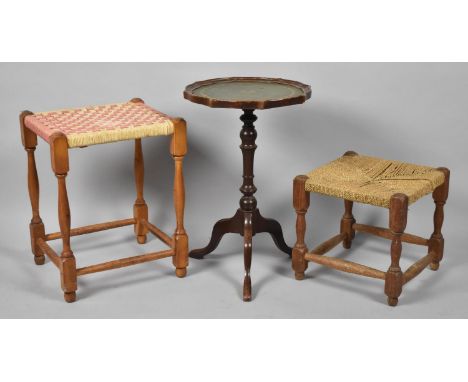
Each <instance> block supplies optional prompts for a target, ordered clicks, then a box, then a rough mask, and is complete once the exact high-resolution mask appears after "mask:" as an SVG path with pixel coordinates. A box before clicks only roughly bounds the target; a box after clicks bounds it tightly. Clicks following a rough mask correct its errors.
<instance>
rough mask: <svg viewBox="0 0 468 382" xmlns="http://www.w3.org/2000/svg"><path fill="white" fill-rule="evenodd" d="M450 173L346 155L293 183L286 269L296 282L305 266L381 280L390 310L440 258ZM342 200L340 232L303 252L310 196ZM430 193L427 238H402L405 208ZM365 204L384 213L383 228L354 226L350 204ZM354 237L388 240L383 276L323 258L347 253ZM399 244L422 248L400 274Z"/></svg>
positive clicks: (370, 270) (349, 153)
mask: <svg viewBox="0 0 468 382" xmlns="http://www.w3.org/2000/svg"><path fill="white" fill-rule="evenodd" d="M449 178H450V171H449V169H447V168H444V167H439V168H433V167H428V166H419V165H415V164H410V163H405V162H400V161H396V160H385V159H380V158H374V157H369V156H365V155H359V154H357V153H355V152H354V151H348V152H346V153H345V154H344V155H343V156H342V157H341V158H338V159H336V160H334V161H332V162H330V163H327V164H325V165H323V166H321V167H318V168H316V169H315V170H313V171H311V172H310V173H309V174H308V175H298V176H296V178H295V179H294V183H293V184H294V187H293V204H294V209H295V210H296V214H297V220H296V237H297V240H296V244H295V246H294V248H293V252H292V267H293V269H294V273H295V277H296V279H297V280H302V279H304V272H305V270H306V269H307V267H308V263H309V262H313V263H317V264H321V265H324V266H327V267H330V268H333V269H337V270H340V271H343V272H347V273H354V274H357V275H360V276H366V277H372V278H375V279H382V280H385V288H384V291H385V294H386V295H387V302H388V304H389V305H390V306H395V305H397V303H398V298H399V296H400V294H401V292H402V290H403V285H405V284H406V283H407V282H409V281H410V280H412V279H413V278H415V277H416V276H417V275H418V274H420V273H421V272H422V271H423V269H425V268H426V267H428V266H429V267H430V269H432V270H434V271H436V270H437V269H439V264H440V262H441V260H442V257H443V254H444V237H443V235H442V223H443V221H444V204H445V202H446V200H447V197H448V191H449ZM311 192H315V193H319V194H323V195H328V196H333V197H337V198H341V199H344V214H343V217H342V218H341V222H340V227H339V230H340V232H339V233H338V234H337V235H335V236H333V237H331V238H330V239H328V240H327V241H325V242H323V243H321V244H319V245H318V246H316V247H315V248H313V249H312V250H310V251H309V250H308V249H307V246H306V243H305V231H306V218H305V215H306V213H307V210H308V208H309V205H310V193H311ZM430 193H432V198H433V200H434V203H435V212H434V231H433V233H432V235H431V236H430V237H429V238H424V237H420V236H417V235H413V234H410V233H406V232H405V229H406V223H407V218H408V205H410V204H411V203H414V202H415V201H417V200H418V199H420V198H422V197H423V196H425V195H427V194H430ZM354 202H359V203H366V204H371V205H374V206H378V207H384V208H387V209H388V217H389V219H388V228H385V227H376V226H372V225H368V224H360V223H357V222H356V219H355V218H354V216H353V203H354ZM356 232H363V233H368V234H372V235H375V236H379V237H382V238H384V239H389V240H391V242H392V243H391V245H390V259H391V261H390V266H389V268H388V270H387V271H386V272H385V271H383V270H380V269H375V268H372V267H369V266H366V265H362V264H358V263H354V262H352V261H348V260H345V259H341V258H336V257H330V256H325V254H326V253H328V252H329V251H331V250H332V249H333V248H334V247H336V246H337V245H338V244H340V243H342V244H343V247H344V248H345V249H349V248H351V244H352V242H353V239H354V237H355V234H356ZM402 243H409V244H416V245H421V246H424V247H427V252H426V255H425V256H423V257H421V258H420V259H419V260H418V261H416V262H415V263H414V264H413V265H411V266H410V267H409V268H408V269H406V271H403V270H402V269H401V267H400V257H401V254H402Z"/></svg>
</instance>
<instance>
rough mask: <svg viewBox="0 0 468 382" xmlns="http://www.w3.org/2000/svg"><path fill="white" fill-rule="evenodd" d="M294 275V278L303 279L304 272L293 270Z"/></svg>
mask: <svg viewBox="0 0 468 382" xmlns="http://www.w3.org/2000/svg"><path fill="white" fill-rule="evenodd" d="M294 277H295V278H296V280H304V272H295V273H294Z"/></svg>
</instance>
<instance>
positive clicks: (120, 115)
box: [24, 100, 174, 148]
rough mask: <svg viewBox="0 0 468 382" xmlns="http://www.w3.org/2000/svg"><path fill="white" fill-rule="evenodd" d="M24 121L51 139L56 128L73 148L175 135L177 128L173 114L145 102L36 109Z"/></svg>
mask: <svg viewBox="0 0 468 382" xmlns="http://www.w3.org/2000/svg"><path fill="white" fill-rule="evenodd" d="M134 101H139V100H134ZM24 123H25V125H26V127H27V128H29V129H31V130H32V131H33V132H34V133H36V134H37V135H39V136H40V137H41V138H43V139H44V140H45V141H47V142H49V140H50V137H51V136H52V135H53V134H54V133H56V132H61V133H63V134H65V136H66V137H67V141H68V147H70V148H71V147H79V146H89V145H96V144H100V143H109V142H116V141H121V140H127V139H138V138H144V137H151V136H157V135H171V134H172V133H173V131H174V126H173V124H172V121H171V119H170V117H168V116H167V115H166V114H163V113H161V112H159V111H157V110H156V109H153V108H152V107H151V106H148V105H146V104H145V103H143V102H126V103H115V104H109V105H101V106H89V107H83V108H79V109H66V110H57V111H49V112H44V113H35V114H31V115H28V116H27V117H26V118H25V119H24Z"/></svg>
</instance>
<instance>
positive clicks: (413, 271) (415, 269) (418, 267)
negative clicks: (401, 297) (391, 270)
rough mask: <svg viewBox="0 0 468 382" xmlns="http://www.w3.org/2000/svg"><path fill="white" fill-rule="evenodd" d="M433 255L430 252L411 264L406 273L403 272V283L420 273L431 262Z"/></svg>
mask: <svg viewBox="0 0 468 382" xmlns="http://www.w3.org/2000/svg"><path fill="white" fill-rule="evenodd" d="M433 257H434V256H433V254H432V253H429V254H427V255H426V256H424V257H423V258H421V259H419V260H418V261H416V262H415V263H414V264H413V265H411V266H410V267H409V268H408V269H407V270H406V271H405V273H403V284H406V283H407V282H408V281H410V280H412V279H414V278H415V277H416V276H417V275H419V274H420V273H421V272H422V271H423V270H424V269H425V268H426V267H427V266H428V265H429V264H430V263H431V261H432V258H433Z"/></svg>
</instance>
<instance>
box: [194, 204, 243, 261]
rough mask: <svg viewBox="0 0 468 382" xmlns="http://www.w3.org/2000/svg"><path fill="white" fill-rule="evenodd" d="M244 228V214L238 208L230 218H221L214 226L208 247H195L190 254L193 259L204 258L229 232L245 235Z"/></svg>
mask: <svg viewBox="0 0 468 382" xmlns="http://www.w3.org/2000/svg"><path fill="white" fill-rule="evenodd" d="M243 230H244V214H243V213H242V212H241V211H240V210H237V212H236V214H235V215H234V216H233V217H231V218H228V219H221V220H219V221H218V222H217V223H216V224H215V225H214V227H213V231H212V232H211V239H210V242H209V243H208V245H207V246H206V247H203V248H200V249H193V250H192V251H190V253H189V256H190V257H191V258H193V259H199V260H200V259H203V258H204V257H205V255H207V254H209V253H211V252H213V251H214V250H215V249H216V248H217V247H218V245H219V242H220V241H221V239H222V238H223V236H224V235H225V234H227V233H237V234H239V235H243Z"/></svg>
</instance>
